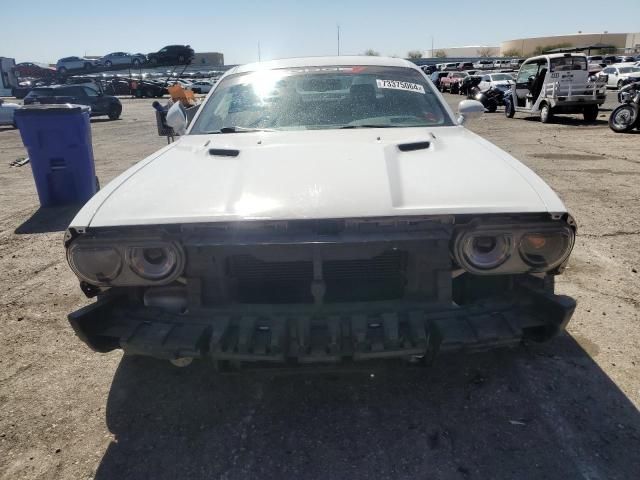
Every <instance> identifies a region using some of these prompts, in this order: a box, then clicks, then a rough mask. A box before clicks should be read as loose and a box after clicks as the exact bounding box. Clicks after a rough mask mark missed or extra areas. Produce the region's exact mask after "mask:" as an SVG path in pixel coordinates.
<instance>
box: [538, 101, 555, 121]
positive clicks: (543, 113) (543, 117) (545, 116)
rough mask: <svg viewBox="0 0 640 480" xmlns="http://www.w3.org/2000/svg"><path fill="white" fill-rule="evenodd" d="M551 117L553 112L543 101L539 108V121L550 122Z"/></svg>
mask: <svg viewBox="0 0 640 480" xmlns="http://www.w3.org/2000/svg"><path fill="white" fill-rule="evenodd" d="M552 118H553V113H552V112H551V107H550V106H549V105H547V104H546V103H545V104H544V105H542V108H541V109H540V121H541V122H542V123H551V120H552Z"/></svg>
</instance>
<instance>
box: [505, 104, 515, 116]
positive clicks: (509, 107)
mask: <svg viewBox="0 0 640 480" xmlns="http://www.w3.org/2000/svg"><path fill="white" fill-rule="evenodd" d="M515 114H516V108H515V107H514V106H513V102H512V101H511V100H505V101H504V115H505V117H507V118H513V117H514V115H515Z"/></svg>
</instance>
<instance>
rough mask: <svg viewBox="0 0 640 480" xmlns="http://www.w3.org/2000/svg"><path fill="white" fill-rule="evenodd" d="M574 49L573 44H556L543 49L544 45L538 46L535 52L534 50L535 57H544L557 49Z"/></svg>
mask: <svg viewBox="0 0 640 480" xmlns="http://www.w3.org/2000/svg"><path fill="white" fill-rule="evenodd" d="M571 47H573V44H572V43H566V42H565V43H556V44H555V45H547V46H546V47H543V46H542V45H538V46H537V47H536V48H535V49H534V50H533V55H542V54H544V53H547V52H548V51H549V50H555V49H556V48H571Z"/></svg>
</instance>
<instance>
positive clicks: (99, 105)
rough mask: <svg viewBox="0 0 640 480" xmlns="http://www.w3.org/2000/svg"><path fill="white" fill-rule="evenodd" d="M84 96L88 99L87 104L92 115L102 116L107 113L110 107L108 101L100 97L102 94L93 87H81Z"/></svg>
mask: <svg viewBox="0 0 640 480" xmlns="http://www.w3.org/2000/svg"><path fill="white" fill-rule="evenodd" d="M81 89H82V95H83V96H84V98H85V99H86V101H87V103H85V105H89V106H90V107H91V113H92V114H93V115H102V114H105V113H107V110H108V105H107V103H108V102H107V99H106V98H105V97H104V96H103V95H100V93H99V92H98V91H97V90H96V89H94V88H91V87H84V86H83V87H81Z"/></svg>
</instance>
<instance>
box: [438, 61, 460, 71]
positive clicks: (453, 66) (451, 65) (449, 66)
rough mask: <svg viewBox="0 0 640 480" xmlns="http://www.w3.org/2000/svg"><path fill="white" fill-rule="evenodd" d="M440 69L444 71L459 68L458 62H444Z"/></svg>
mask: <svg viewBox="0 0 640 480" xmlns="http://www.w3.org/2000/svg"><path fill="white" fill-rule="evenodd" d="M440 70H442V71H454V70H458V64H457V63H453V62H449V63H443V64H442V67H440Z"/></svg>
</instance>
